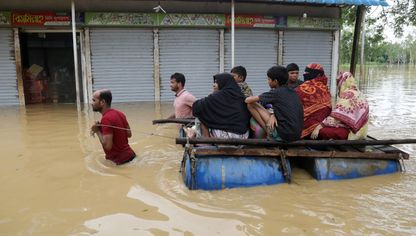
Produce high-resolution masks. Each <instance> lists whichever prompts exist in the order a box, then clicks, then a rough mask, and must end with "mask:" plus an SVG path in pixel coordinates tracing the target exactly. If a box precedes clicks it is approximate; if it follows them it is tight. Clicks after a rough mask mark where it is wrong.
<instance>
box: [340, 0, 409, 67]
mask: <svg viewBox="0 0 416 236" xmlns="http://www.w3.org/2000/svg"><path fill="white" fill-rule="evenodd" d="M411 1H413V5H412V3H409V2H408V4H410V5H411V6H413V8H414V5H415V4H414V3H415V1H416V0H411ZM396 5H397V4H396ZM396 5H395V6H396ZM398 5H400V4H398ZM400 6H401V5H400ZM409 7H410V6H409ZM356 10H357V8H356V7H346V8H343V9H342V28H341V46H340V50H341V51H340V62H341V64H349V63H350V61H351V51H352V43H353V37H354V26H355V16H356ZM368 13H369V12H368V10H367V15H368ZM408 14H409V13H408ZM412 14H413V16H412ZM412 14H410V15H409V16H407V18H406V19H408V20H416V9H414V12H412ZM412 17H413V18H412ZM386 18H387V17H386V13H385V12H384V13H382V14H381V15H379V16H378V18H374V17H367V16H366V32H365V45H364V48H365V49H364V50H365V59H366V63H411V64H415V61H416V38H413V37H411V36H408V37H407V38H406V40H405V41H404V42H403V43H400V44H399V43H390V42H387V41H386V39H385V38H384V35H383V32H384V27H385V25H386V22H387V20H386ZM400 19H401V20H405V18H400ZM396 22H399V21H396ZM359 42H360V43H361V40H360V41H359ZM360 48H361V46H360Z"/></svg>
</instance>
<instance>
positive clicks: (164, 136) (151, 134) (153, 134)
mask: <svg viewBox="0 0 416 236" xmlns="http://www.w3.org/2000/svg"><path fill="white" fill-rule="evenodd" d="M96 126H101V127H109V128H114V129H120V130H126V131H131V129H127V128H123V127H118V126H113V125H103V124H96ZM138 133H142V134H146V135H150V136H158V137H162V138H169V139H175V138H176V137H171V136H166V135H161V134H155V133H146V132H143V131H139V132H138Z"/></svg>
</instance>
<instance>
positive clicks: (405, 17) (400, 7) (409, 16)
mask: <svg viewBox="0 0 416 236" xmlns="http://www.w3.org/2000/svg"><path fill="white" fill-rule="evenodd" d="M389 15H392V16H393V23H392V24H393V27H394V33H395V34H396V35H397V36H402V35H403V26H409V25H412V26H416V0H394V4H393V5H392V6H391V7H390V8H389V9H387V10H386V11H383V14H382V17H383V19H384V22H387V17H388V16H389Z"/></svg>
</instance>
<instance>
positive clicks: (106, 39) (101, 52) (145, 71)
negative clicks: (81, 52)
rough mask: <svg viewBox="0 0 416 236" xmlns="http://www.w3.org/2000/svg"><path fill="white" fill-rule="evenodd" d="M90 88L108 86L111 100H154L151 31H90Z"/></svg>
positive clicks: (134, 29)
mask: <svg viewBox="0 0 416 236" xmlns="http://www.w3.org/2000/svg"><path fill="white" fill-rule="evenodd" d="M90 32H91V33H90V38H91V70H92V76H93V89H94V90H95V89H102V88H108V89H110V90H111V91H112V93H113V101H114V102H130V101H154V94H155V93H154V80H153V31H152V30H151V29H136V28H132V29H103V28H101V29H100V28H96V29H91V30H90Z"/></svg>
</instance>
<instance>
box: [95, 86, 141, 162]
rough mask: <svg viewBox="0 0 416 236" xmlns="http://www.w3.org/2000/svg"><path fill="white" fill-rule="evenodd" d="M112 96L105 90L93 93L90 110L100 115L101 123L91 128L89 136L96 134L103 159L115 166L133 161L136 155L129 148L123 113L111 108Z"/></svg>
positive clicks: (128, 130)
mask: <svg viewBox="0 0 416 236" xmlns="http://www.w3.org/2000/svg"><path fill="white" fill-rule="evenodd" d="M111 100H112V95H111V91H110V90H107V89H103V90H98V91H95V92H94V94H93V96H92V102H91V105H92V109H93V111H96V112H99V113H101V115H102V118H101V122H97V123H96V124H94V125H93V126H91V134H97V135H98V138H99V139H100V143H101V145H102V146H103V149H104V152H105V158H106V159H107V160H110V161H112V162H114V163H116V164H117V165H121V164H124V163H127V162H129V161H131V160H133V159H134V158H135V157H136V154H135V153H134V151H133V150H132V149H131V147H130V146H129V142H128V138H130V137H131V130H130V126H129V123H128V122H127V119H126V116H125V115H124V113H123V112H121V111H118V110H116V109H112V108H111Z"/></svg>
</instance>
